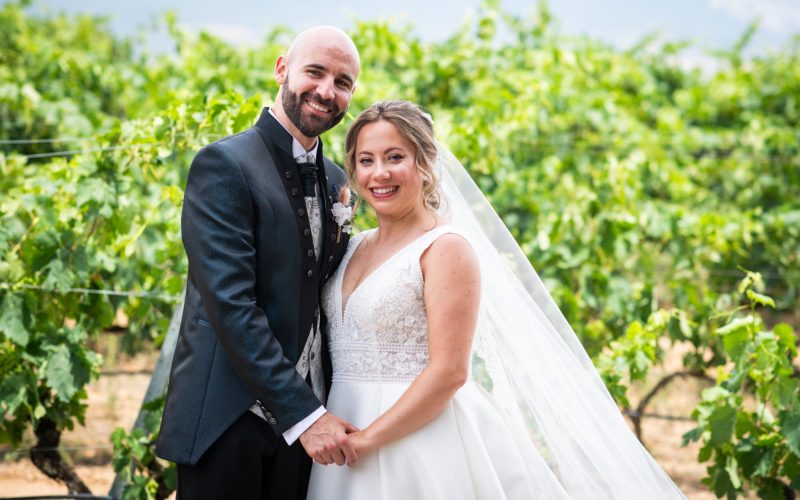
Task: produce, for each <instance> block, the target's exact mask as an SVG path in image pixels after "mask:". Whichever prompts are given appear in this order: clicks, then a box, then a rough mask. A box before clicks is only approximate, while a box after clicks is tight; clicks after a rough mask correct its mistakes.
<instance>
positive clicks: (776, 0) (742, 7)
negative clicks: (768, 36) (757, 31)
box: [710, 0, 800, 35]
mask: <svg viewBox="0 0 800 500" xmlns="http://www.w3.org/2000/svg"><path fill="white" fill-rule="evenodd" d="M710 2H711V6H712V7H713V8H715V9H717V10H721V11H723V12H726V13H728V14H730V15H732V16H733V17H736V18H737V19H741V20H742V21H748V22H749V21H752V20H753V19H756V18H760V19H761V24H760V25H759V26H760V27H761V28H762V29H764V30H766V31H769V32H772V33H776V34H780V35H785V34H793V33H798V32H800V2H798V1H797V0H710Z"/></svg>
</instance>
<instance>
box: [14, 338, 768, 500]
mask: <svg viewBox="0 0 800 500" xmlns="http://www.w3.org/2000/svg"><path fill="white" fill-rule="evenodd" d="M157 356H158V353H157V352H147V353H143V354H141V355H138V356H136V357H135V358H126V357H124V356H117V355H114V354H113V353H108V354H106V360H107V361H106V363H107V366H106V367H105V368H104V370H105V371H106V373H105V374H104V375H102V376H101V377H100V378H99V380H97V381H96V382H94V383H93V384H91V385H90V386H89V388H88V394H89V409H88V413H87V416H86V427H78V428H76V429H75V430H74V431H72V432H67V433H65V435H64V436H63V438H62V447H63V450H64V453H65V455H67V456H68V457H69V458H70V459H71V460H72V461H73V463H75V464H76V469H77V472H78V474H79V475H80V477H81V478H82V479H83V480H84V482H85V483H86V484H87V485H88V486H89V488H90V489H91V490H92V492H93V493H94V494H96V495H105V494H107V493H108V491H109V489H110V487H111V483H112V482H113V480H114V472H113V470H112V468H111V443H110V435H111V432H112V431H113V430H114V429H115V428H116V427H117V426H122V427H124V428H126V429H127V428H130V427H131V426H132V425H133V421H134V420H135V418H136V415H137V413H138V411H139V406H140V404H141V399H142V397H143V396H144V392H145V390H146V388H147V384H148V382H149V380H150V375H149V374H148V373H142V372H143V371H146V370H149V369H152V367H153V366H154V365H155V360H156V358H157ZM110 358H111V359H110ZM680 358H681V354H680V352H676V351H673V352H671V353H670V354H669V355H668V356H667V359H666V362H665V366H664V367H663V368H659V370H657V371H656V372H654V373H653V374H652V375H651V377H650V381H652V382H651V383H654V382H655V381H656V380H657V379H658V374H659V373H664V372H666V371H672V370H674V369H677V368H678V367H679V366H680ZM109 359H110V362H109ZM109 372H110V373H109ZM120 372H123V373H120ZM703 385H704V384H703V383H702V382H700V381H697V380H694V379H692V380H676V381H674V382H673V383H672V384H671V385H669V386H668V387H667V388H666V389H664V390H663V391H662V392H661V393H660V395H659V396H658V397H657V398H656V399H654V400H653V402H652V403H651V405H650V407H648V409H647V411H648V412H649V413H657V414H663V415H681V416H687V415H689V413H690V412H691V409H692V408H693V407H694V405H695V404H696V402H697V401H698V400H699V394H700V391H701V390H702V388H703ZM646 389H647V388H646V387H639V388H635V389H634V390H633V392H632V393H631V397H630V399H631V401H632V402H634V403H635V401H637V399H638V396H639V394H644V392H645V390H646ZM692 427H693V423H692V422H684V421H670V420H661V419H655V418H645V419H644V420H643V425H642V430H643V440H644V443H645V445H646V446H647V448H648V449H649V450H650V452H651V453H652V454H653V455H654V457H655V458H656V460H657V461H658V463H660V464H661V465H662V467H664V469H665V470H666V471H667V473H668V474H669V475H670V477H672V479H673V480H674V481H675V482H676V483H677V485H678V486H679V487H680V488H681V490H682V491H683V492H684V493H685V494H686V495H687V496H688V497H689V498H690V499H693V500H711V499H714V498H716V497H715V496H714V495H713V494H712V493H711V492H710V491H708V489H707V488H706V487H705V486H704V485H702V484H701V483H700V479H701V478H702V477H703V476H704V472H705V465H702V464H698V463H697V462H696V457H697V451H698V446H697V444H692V445H689V446H687V447H686V448H681V446H680V443H681V436H682V435H683V434H684V433H685V432H687V431H688V430H690V429H691V428H692ZM31 444H32V441H31V440H28V441H27V442H26V443H25V444H24V445H23V447H29V446H30V445H31ZM65 492H66V488H65V487H63V486H62V485H60V484H59V483H56V482H55V481H53V480H51V479H49V478H47V477H45V476H44V475H43V474H42V473H41V472H39V471H38V470H37V469H36V468H35V467H34V466H33V464H32V463H31V462H30V460H29V459H28V458H27V455H26V454H24V453H23V454H21V456H20V454H18V453H15V452H10V451H9V449H8V448H5V449H3V448H0V496H5V497H10V496H31V495H53V494H63V493H65ZM753 498H755V497H753Z"/></svg>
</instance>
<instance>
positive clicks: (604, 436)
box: [436, 144, 685, 500]
mask: <svg viewBox="0 0 800 500" xmlns="http://www.w3.org/2000/svg"><path fill="white" fill-rule="evenodd" d="M436 170H437V172H436V173H437V175H438V176H439V180H440V183H441V188H440V189H441V194H442V207H441V208H440V211H441V212H442V215H443V216H444V217H445V218H447V219H448V220H449V221H450V223H451V224H452V225H454V226H456V227H457V228H458V229H459V230H460V231H461V232H462V233H464V235H465V236H466V238H467V239H468V241H469V242H470V243H471V244H472V246H473V248H474V250H475V252H476V254H477V255H478V259H479V262H480V267H481V280H482V296H481V309H480V313H479V319H478V328H477V332H476V337H475V350H474V356H473V365H472V378H473V380H475V381H476V382H478V384H479V385H481V386H483V387H484V388H485V389H487V390H488V391H489V392H490V393H491V394H492V399H493V400H494V401H495V402H496V403H497V405H498V406H499V407H500V408H501V409H502V411H503V413H504V414H505V415H506V417H507V418H508V419H509V421H510V423H512V425H515V426H516V428H517V429H519V430H520V431H521V432H525V433H526V434H527V436H523V437H522V439H521V441H522V442H520V443H519V444H520V448H521V451H522V452H523V453H524V454H525V456H528V457H530V458H529V461H530V467H531V468H532V469H536V470H532V472H533V477H541V474H542V468H543V467H547V468H548V469H549V471H552V475H554V476H555V477H556V478H557V479H558V482H559V483H560V485H561V487H563V491H561V492H560V493H558V496H562V497H563V496H564V492H565V493H566V495H567V496H568V497H569V498H576V499H611V498H613V499H617V498H624V499H636V500H641V499H647V500H653V499H662V498H685V497H684V495H683V494H682V493H681V492H680V490H678V488H677V487H676V486H675V484H674V483H673V482H672V481H671V480H670V478H669V477H668V476H667V475H666V473H665V472H664V471H663V470H662V469H661V467H660V466H659V465H658V464H657V463H656V462H655V460H653V458H652V457H651V456H650V454H649V453H648V452H647V450H645V449H644V447H643V446H642V445H641V443H640V442H639V441H638V440H637V439H636V437H635V436H634V434H633V433H632V432H631V431H630V429H629V428H628V426H627V425H626V423H625V421H624V419H623V417H622V414H621V413H620V411H619V409H618V408H617V406H616V404H615V403H614V401H613V399H612V398H611V395H610V394H609V393H608V391H607V389H606V388H605V386H604V385H603V382H602V380H601V379H600V376H599V375H598V373H597V371H596V370H595V368H594V366H593V365H592V362H591V360H590V359H589V356H588V355H587V354H586V351H585V350H584V349H583V347H582V346H581V344H580V342H579V341H578V338H577V336H576V335H575V332H574V331H573V330H572V328H571V327H570V325H569V323H567V321H566V319H565V318H564V316H563V315H562V314H561V311H560V310H559V309H558V306H556V304H555V302H554V301H553V299H552V297H551V296H550V294H549V292H548V291H547V289H546V288H545V286H544V284H543V283H542V281H541V280H540V279H539V276H538V275H537V274H536V271H534V269H533V267H532V266H531V264H530V262H529V261H528V259H527V257H526V256H525V254H524V253H523V252H522V250H521V249H520V247H519V245H518V244H517V242H516V241H515V240H514V238H513V236H512V235H511V233H510V232H509V231H508V229H507V228H506V226H505V225H504V224H503V222H502V220H501V219H500V218H499V216H498V215H497V213H496V212H495V211H494V209H493V208H492V206H491V205H490V204H489V202H488V200H487V199H486V197H485V196H484V195H483V193H481V191H480V190H479V189H478V187H477V186H476V185H475V183H474V182H473V181H472V179H471V178H470V176H469V174H468V173H467V172H466V170H465V169H464V167H463V166H462V165H461V163H460V162H459V161H458V160H457V159H456V158H455V157H454V156H453V155H452V154H451V153H450V151H449V150H448V149H447V148H446V147H444V146H443V145H441V144H440V145H439V159H438V161H437V167H436ZM523 428H524V431H523V430H522V429H523ZM526 437H527V438H528V439H526ZM545 464H546V465H545ZM547 474H549V472H547ZM559 489H560V488H559ZM543 491H544V490H543ZM553 495H556V493H553ZM545 497H547V498H550V495H549V494H546V495H545Z"/></svg>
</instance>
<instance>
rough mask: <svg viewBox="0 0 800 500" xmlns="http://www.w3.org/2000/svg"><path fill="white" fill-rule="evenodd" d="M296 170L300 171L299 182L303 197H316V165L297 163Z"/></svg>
mask: <svg viewBox="0 0 800 500" xmlns="http://www.w3.org/2000/svg"><path fill="white" fill-rule="evenodd" d="M297 170H299V171H300V180H301V181H302V182H303V195H305V196H307V197H308V196H316V195H317V190H316V189H315V186H316V185H317V165H316V164H315V163H310V162H309V163H298V164H297Z"/></svg>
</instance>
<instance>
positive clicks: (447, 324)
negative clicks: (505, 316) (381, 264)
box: [349, 234, 480, 457]
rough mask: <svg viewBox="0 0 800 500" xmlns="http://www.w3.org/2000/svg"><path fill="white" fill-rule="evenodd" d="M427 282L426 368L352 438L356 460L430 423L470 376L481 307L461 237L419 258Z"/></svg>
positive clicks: (470, 256)
mask: <svg viewBox="0 0 800 500" xmlns="http://www.w3.org/2000/svg"><path fill="white" fill-rule="evenodd" d="M420 263H421V266H422V273H423V276H424V277H425V287H424V300H425V309H426V312H427V318H428V353H429V363H428V366H427V367H426V368H425V369H424V370H423V371H422V372H421V373H420V374H419V376H417V378H416V379H414V382H412V384H411V385H410V386H409V387H408V389H407V390H406V391H405V392H404V393H403V395H402V396H401V397H400V399H398V400H397V402H396V403H395V404H394V405H392V407H391V408H389V409H388V410H387V411H386V412H385V413H383V414H382V415H381V416H380V417H378V418H377V419H376V420H375V421H374V422H373V423H372V424H370V425H369V426H368V427H367V428H366V429H364V430H363V431H360V432H356V433H353V434H350V435H349V436H350V438H351V443H352V444H353V445H354V446H355V448H356V451H357V453H358V456H359V457H361V456H363V455H364V454H365V453H369V452H370V451H372V450H374V449H377V448H380V447H381V446H383V445H385V444H387V443H390V442H392V441H395V440H397V439H399V438H401V437H403V436H406V435H407V434H410V433H411V432H414V431H415V430H417V429H419V428H420V427H422V426H423V425H425V424H426V423H428V422H430V421H431V420H433V418H434V417H436V416H437V415H439V414H440V413H441V412H442V410H443V409H444V407H445V405H446V404H447V402H448V401H449V400H450V398H452V397H453V395H454V394H455V392H456V391H457V390H458V389H459V388H460V387H461V386H462V385H464V383H465V382H466V381H467V378H468V377H469V363H470V349H471V346H472V337H473V334H474V332H475V325H476V322H477V318H478V307H479V304H480V271H479V268H478V261H477V258H476V256H475V253H474V252H473V250H472V247H471V246H470V245H469V244H468V243H467V242H466V241H465V240H464V239H463V238H462V237H460V236H458V235H455V234H445V235H442V236H441V237H439V238H438V239H437V240H436V241H434V242H433V244H432V245H431V246H430V247H429V248H428V250H427V251H426V252H425V253H424V254H423V256H422V257H421V259H420Z"/></svg>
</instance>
